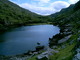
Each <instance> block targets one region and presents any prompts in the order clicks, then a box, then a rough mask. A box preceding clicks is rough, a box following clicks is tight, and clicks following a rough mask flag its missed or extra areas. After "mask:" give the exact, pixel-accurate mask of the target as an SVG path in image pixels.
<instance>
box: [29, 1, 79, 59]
mask: <svg viewBox="0 0 80 60" xmlns="http://www.w3.org/2000/svg"><path fill="white" fill-rule="evenodd" d="M79 16H80V1H79V2H78V3H76V4H74V5H70V6H69V7H68V8H65V9H62V10H61V11H60V12H57V13H55V14H52V15H50V17H51V18H52V20H51V21H52V22H53V25H57V26H59V27H60V29H61V30H60V33H59V34H57V35H55V36H53V37H52V38H49V46H50V48H51V49H53V52H52V53H50V51H49V53H48V54H53V55H49V57H48V59H50V60H80V53H79V52H80V17H79ZM44 53H45V52H44ZM42 54H43V53H42ZM48 54H45V55H48ZM38 56H39V55H38ZM38 56H34V57H32V58H30V59H29V60H36V58H37V57H38ZM45 59H46V58H42V60H45ZM48 59H46V60H48Z"/></svg>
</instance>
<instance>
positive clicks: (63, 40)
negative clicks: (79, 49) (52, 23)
mask: <svg viewBox="0 0 80 60" xmlns="http://www.w3.org/2000/svg"><path fill="white" fill-rule="evenodd" d="M71 36H72V35H69V36H66V37H65V38H63V39H61V40H59V41H58V44H61V43H64V42H66V41H67V40H68V39H69V38H70V37H71Z"/></svg>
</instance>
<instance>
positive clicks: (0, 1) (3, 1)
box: [0, 0, 46, 31]
mask: <svg viewBox="0 0 80 60" xmlns="http://www.w3.org/2000/svg"><path fill="white" fill-rule="evenodd" d="M43 18H44V17H42V16H40V15H37V14H35V13H33V12H31V11H29V10H26V9H23V8H21V7H19V6H18V5H16V4H14V3H12V2H10V1H9V0H0V30H2V31H3V30H5V29H7V28H8V27H9V26H11V27H12V26H20V25H27V24H32V23H44V22H46V21H45V20H43Z"/></svg>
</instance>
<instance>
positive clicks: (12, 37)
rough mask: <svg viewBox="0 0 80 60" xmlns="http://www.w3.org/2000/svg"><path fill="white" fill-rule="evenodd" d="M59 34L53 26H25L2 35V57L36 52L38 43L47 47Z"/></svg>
mask: <svg viewBox="0 0 80 60" xmlns="http://www.w3.org/2000/svg"><path fill="white" fill-rule="evenodd" d="M58 33H59V28H58V27H56V26H53V25H34V26H23V27H19V28H15V29H12V30H10V31H8V32H6V33H4V34H2V35H0V41H1V42H0V55H17V54H22V53H25V52H27V51H28V50H35V47H36V46H37V42H40V44H41V45H44V46H47V45H48V43H49V38H50V37H52V36H53V35H56V34H58Z"/></svg>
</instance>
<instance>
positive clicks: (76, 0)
mask: <svg viewBox="0 0 80 60" xmlns="http://www.w3.org/2000/svg"><path fill="white" fill-rule="evenodd" d="M78 1H79V0H69V3H70V4H75V3H77V2H78Z"/></svg>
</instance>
